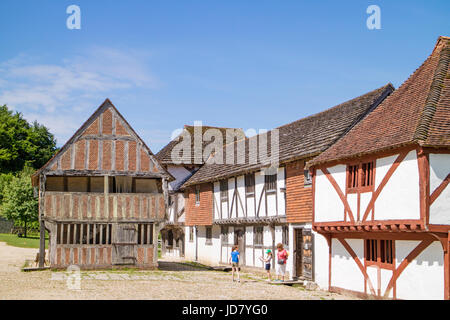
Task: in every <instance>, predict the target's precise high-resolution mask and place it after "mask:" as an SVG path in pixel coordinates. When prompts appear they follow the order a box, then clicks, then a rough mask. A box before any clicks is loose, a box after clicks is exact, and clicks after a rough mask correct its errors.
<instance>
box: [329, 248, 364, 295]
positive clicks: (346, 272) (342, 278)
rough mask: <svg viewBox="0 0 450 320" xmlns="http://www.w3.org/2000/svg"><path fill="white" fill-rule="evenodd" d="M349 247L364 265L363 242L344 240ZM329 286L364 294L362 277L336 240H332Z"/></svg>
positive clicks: (350, 257) (349, 256) (351, 259)
mask: <svg viewBox="0 0 450 320" xmlns="http://www.w3.org/2000/svg"><path fill="white" fill-rule="evenodd" d="M346 241H347V243H348V244H349V246H350V247H351V248H352V249H353V251H355V253H356V256H357V257H358V259H359V260H360V261H361V263H362V264H363V265H364V241H363V240H362V239H346ZM331 243H332V251H331V259H332V261H331V285H332V286H334V287H339V288H343V289H348V290H353V291H359V292H364V275H363V273H362V272H361V270H360V269H359V268H358V266H357V264H356V263H355V261H354V260H353V258H352V256H351V255H350V254H349V253H348V252H347V250H346V249H345V248H344V246H343V245H342V244H341V243H340V242H339V240H337V239H332V242H331Z"/></svg>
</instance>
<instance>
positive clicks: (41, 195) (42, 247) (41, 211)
mask: <svg viewBox="0 0 450 320" xmlns="http://www.w3.org/2000/svg"><path fill="white" fill-rule="evenodd" d="M44 190H45V176H44V175H40V176H39V227H40V234H39V268H43V267H44V264H45V257H44V255H45V224H44V220H43V217H44V212H45V208H44V202H45V201H44V195H45V192H44Z"/></svg>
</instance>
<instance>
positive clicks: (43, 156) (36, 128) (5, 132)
mask: <svg viewBox="0 0 450 320" xmlns="http://www.w3.org/2000/svg"><path fill="white" fill-rule="evenodd" d="M55 152H56V140H55V137H54V136H53V134H51V133H50V132H49V130H48V129H47V128H46V127H45V126H43V125H40V124H39V123H37V122H36V121H35V122H34V123H32V124H29V123H28V122H27V121H26V120H25V119H24V118H23V116H22V114H21V113H20V112H13V111H12V110H9V109H8V107H7V106H6V105H3V106H0V172H1V173H9V172H19V171H21V170H22V169H23V168H24V167H25V166H31V167H32V168H34V169H39V168H40V167H41V166H43V165H44V164H45V163H46V162H47V161H48V160H49V159H50V158H51V157H52V156H53V154H54V153H55Z"/></svg>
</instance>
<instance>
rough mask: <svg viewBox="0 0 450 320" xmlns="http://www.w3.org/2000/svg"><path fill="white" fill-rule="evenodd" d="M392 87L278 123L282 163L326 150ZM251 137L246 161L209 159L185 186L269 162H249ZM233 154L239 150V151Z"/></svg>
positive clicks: (270, 132)
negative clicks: (215, 162) (219, 161)
mask: <svg viewBox="0 0 450 320" xmlns="http://www.w3.org/2000/svg"><path fill="white" fill-rule="evenodd" d="M392 91H394V87H393V86H392V84H390V83H389V84H387V85H385V86H383V87H381V88H378V89H376V90H373V91H371V92H368V93H366V94H364V95H362V96H359V97H357V98H354V99H352V100H349V101H347V102H344V103H341V104H339V105H337V106H335V107H333V108H330V109H328V110H325V111H323V112H320V113H317V114H315V115H312V116H309V117H306V118H303V119H300V120H297V121H294V122H292V123H289V124H286V125H284V126H281V127H278V128H277V129H278V134H279V161H280V163H283V162H289V161H293V160H297V159H305V158H310V157H313V156H316V155H317V154H319V153H320V152H323V151H324V150H326V149H327V148H328V147H329V146H330V145H332V144H333V143H335V142H336V140H338V139H339V138H340V137H342V135H344V134H345V133H346V132H348V131H349V130H350V129H351V128H352V127H353V126H354V125H355V124H356V123H357V122H358V121H360V120H361V119H362V118H363V117H365V116H366V115H367V113H369V112H370V111H372V110H373V109H374V108H376V107H377V106H378V105H379V104H380V102H381V101H383V100H384V99H385V98H386V96H388V95H389V94H390V93H391V92H392ZM272 132H273V130H272V131H269V132H268V133H267V141H268V144H269V145H268V152H267V154H268V155H270V154H271V152H272V151H271V148H270V141H271V134H272ZM252 139H256V140H257V139H258V136H254V137H252V138H249V139H246V140H245V144H246V147H245V151H246V153H245V164H212V163H208V162H207V163H206V164H205V165H204V166H203V167H201V168H200V169H199V170H198V171H197V172H196V173H195V174H194V175H193V176H192V177H191V178H190V179H189V180H188V181H187V182H186V183H185V184H184V185H183V188H184V187H187V186H190V185H194V184H199V183H204V182H209V181H213V180H218V179H222V178H225V177H230V176H234V175H237V174H243V173H246V172H251V171H256V170H258V169H260V168H262V167H265V166H267V165H269V163H264V162H263V161H258V163H256V164H251V163H250V161H249V159H255V157H256V155H255V154H249V147H248V146H249V142H250V140H252ZM224 149H226V148H224ZM234 149H235V150H237V143H235V144H234ZM224 154H226V150H224ZM234 154H235V155H236V154H237V153H236V151H235V152H234ZM225 157H226V155H225Z"/></svg>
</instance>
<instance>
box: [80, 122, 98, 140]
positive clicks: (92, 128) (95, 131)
mask: <svg viewBox="0 0 450 320" xmlns="http://www.w3.org/2000/svg"><path fill="white" fill-rule="evenodd" d="M98 124H99V120H98V118H97V119H95V121H94V122H93V123H92V124H91V125H90V126H89V127H88V128H87V129H86V131H85V132H84V133H83V136H84V135H88V134H98V132H99V131H98Z"/></svg>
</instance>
